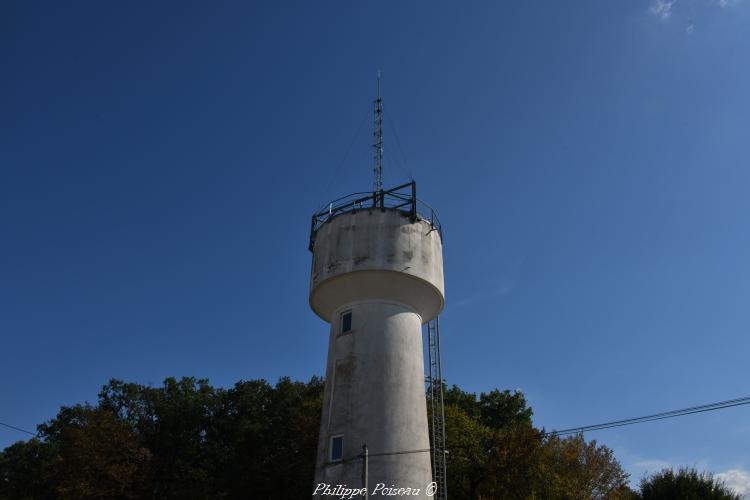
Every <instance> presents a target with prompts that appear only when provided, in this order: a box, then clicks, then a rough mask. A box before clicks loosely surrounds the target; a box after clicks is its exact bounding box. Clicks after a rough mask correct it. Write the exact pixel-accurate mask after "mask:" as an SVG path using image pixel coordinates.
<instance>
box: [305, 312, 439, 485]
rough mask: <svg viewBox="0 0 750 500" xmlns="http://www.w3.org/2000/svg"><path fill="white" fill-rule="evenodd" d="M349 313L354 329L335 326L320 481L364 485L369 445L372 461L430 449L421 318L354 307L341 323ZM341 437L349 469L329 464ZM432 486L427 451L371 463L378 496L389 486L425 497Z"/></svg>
mask: <svg viewBox="0 0 750 500" xmlns="http://www.w3.org/2000/svg"><path fill="white" fill-rule="evenodd" d="M344 310H351V311H352V326H353V329H352V331H351V332H349V333H343V334H342V333H341V332H340V322H339V321H334V322H333V324H332V326H331V333H330V339H329V347H328V366H327V369H326V389H325V395H324V402H323V415H322V419H321V428H320V439H319V444H318V457H317V467H316V473H315V483H316V484H318V483H328V484H333V485H336V484H348V485H349V486H352V487H359V486H361V477H362V461H361V460H360V459H358V458H355V457H357V455H359V454H360V453H361V452H362V445H363V444H365V443H366V444H367V446H368V449H369V453H370V454H371V455H377V454H379V453H393V452H403V451H412V450H426V449H428V448H429V447H430V443H429V437H428V427H427V407H426V404H425V395H424V366H423V361H422V360H423V357H422V326H421V324H422V319H421V317H420V316H419V315H418V314H416V313H415V312H414V311H413V310H412V309H411V308H409V307H408V306H405V305H403V304H397V303H389V302H384V301H365V302H356V303H353V304H347V305H346V306H345V307H343V308H340V309H339V310H337V311H336V318H338V316H339V313H340V312H341V311H344ZM335 435H343V437H344V462H343V463H331V462H330V461H329V460H328V458H329V456H330V450H329V444H330V438H331V437H332V436H335ZM431 480H432V479H431V468H430V454H429V453H428V452H420V453H409V454H400V455H389V456H372V457H371V458H370V459H369V483H370V484H369V486H370V489H371V491H372V488H374V487H375V485H376V484H377V483H381V482H382V483H385V484H386V485H388V486H391V485H396V486H397V487H411V488H421V489H422V491H423V493H424V489H425V487H426V486H427V485H428V484H429V483H430V481H431ZM410 498H412V497H410ZM421 498H427V496H426V495H424V494H423V495H422V496H421Z"/></svg>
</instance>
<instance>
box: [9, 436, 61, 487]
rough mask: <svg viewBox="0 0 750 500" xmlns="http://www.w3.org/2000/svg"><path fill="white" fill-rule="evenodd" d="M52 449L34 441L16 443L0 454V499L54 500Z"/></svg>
mask: <svg viewBox="0 0 750 500" xmlns="http://www.w3.org/2000/svg"><path fill="white" fill-rule="evenodd" d="M56 464H57V460H56V453H55V450H54V449H53V448H52V447H51V446H49V445H48V443H45V442H44V441H40V440H39V439H37V438H32V439H30V440H28V441H25V442H24V441H19V442H17V443H15V444H13V445H11V446H9V447H7V448H5V450H4V451H2V452H0V498H2V499H5V498H9V499H10V498H13V499H19V500H26V499H29V500H30V499H36V498H45V499H53V498H57V493H56V492H55V479H56V478H55V468H56Z"/></svg>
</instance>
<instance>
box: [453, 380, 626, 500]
mask: <svg viewBox="0 0 750 500" xmlns="http://www.w3.org/2000/svg"><path fill="white" fill-rule="evenodd" d="M444 394H445V396H444V400H445V403H446V410H445V418H446V422H445V425H446V435H447V443H446V444H447V448H448V450H449V454H448V463H447V467H448V471H449V473H448V492H449V494H450V497H451V498H452V499H457V500H464V499H466V500H469V499H471V500H474V499H477V498H482V499H496V498H502V499H625V498H633V497H632V492H631V491H630V489H629V488H628V486H627V484H628V474H627V473H625V472H624V471H623V470H622V467H621V466H620V464H619V463H618V462H617V460H616V459H615V457H614V454H613V453H612V450H610V449H609V448H607V447H606V446H602V445H597V443H596V442H595V441H591V442H586V441H585V440H584V439H583V437H581V436H572V437H569V438H565V439H560V438H557V437H546V436H545V434H544V433H543V432H542V431H540V430H538V429H535V428H534V427H533V426H532V424H531V416H532V411H531V408H529V407H528V406H527V403H526V399H525V398H524V396H523V394H522V393H521V392H519V391H515V392H510V391H502V392H501V391H499V390H493V391H491V392H489V393H481V394H480V395H479V396H478V397H477V395H476V394H473V393H467V392H464V391H462V390H461V389H460V388H459V387H457V386H455V385H454V386H453V387H451V388H450V389H445V390H444Z"/></svg>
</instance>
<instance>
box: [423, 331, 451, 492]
mask: <svg viewBox="0 0 750 500" xmlns="http://www.w3.org/2000/svg"><path fill="white" fill-rule="evenodd" d="M427 344H428V349H427V356H428V364H429V367H430V373H429V376H428V378H427V383H428V394H429V398H430V401H429V410H430V420H431V423H432V435H431V436H430V437H431V443H430V444H431V445H432V446H431V452H430V454H431V455H432V476H433V481H435V483H436V484H437V492H436V493H435V495H434V497H433V498H435V499H436V500H447V498H448V487H447V482H446V471H445V454H446V453H447V451H446V449H445V406H444V404H443V374H442V370H441V366H440V318H439V317H436V318H435V319H433V320H431V321H429V322H427Z"/></svg>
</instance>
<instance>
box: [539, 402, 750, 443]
mask: <svg viewBox="0 0 750 500" xmlns="http://www.w3.org/2000/svg"><path fill="white" fill-rule="evenodd" d="M747 404H750V396H746V397H743V398H735V399H729V400H727V401H719V402H716V403H709V404H704V405H699V406H691V407H690V408H681V409H679V410H671V411H665V412H661V413H654V414H653V415H644V416H642V417H634V418H626V419H623V420H613V421H611V422H604V423H601V424H593V425H584V426H581V427H570V428H568V429H562V430H559V431H550V432H545V433H544V435H545V436H563V435H569V434H580V433H584V432H589V431H598V430H602V429H610V428H612V427H623V426H626V425H635V424H642V423H644V422H652V421H654V420H664V419H667V418H675V417H682V416H685V415H692V414H694V413H703V412H707V411H715V410H723V409H725V408H731V407H734V406H741V405H747Z"/></svg>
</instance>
